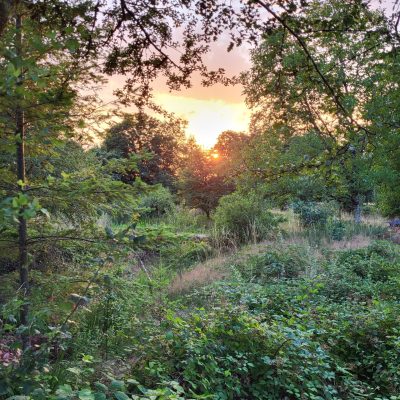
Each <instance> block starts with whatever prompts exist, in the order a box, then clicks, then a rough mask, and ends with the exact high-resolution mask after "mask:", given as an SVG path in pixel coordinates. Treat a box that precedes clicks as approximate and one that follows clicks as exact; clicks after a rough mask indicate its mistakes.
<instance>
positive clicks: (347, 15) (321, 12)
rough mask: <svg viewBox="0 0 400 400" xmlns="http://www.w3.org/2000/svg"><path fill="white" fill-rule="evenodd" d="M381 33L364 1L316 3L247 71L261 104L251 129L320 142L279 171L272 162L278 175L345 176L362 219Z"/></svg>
mask: <svg viewBox="0 0 400 400" xmlns="http://www.w3.org/2000/svg"><path fill="white" fill-rule="evenodd" d="M299 28H300V29H301V30H302V33H301V34H300V31H299ZM384 35H387V27H386V25H385V18H384V17H383V15H381V14H380V13H379V12H374V11H371V10H370V9H369V7H368V5H367V4H365V3H363V2H359V1H354V2H351V4H344V3H343V2H339V1H335V0H330V1H328V2H324V3H320V2H311V3H310V4H309V5H308V7H306V8H304V9H303V10H301V12H299V13H298V14H297V15H293V16H291V17H290V18H288V19H287V20H285V21H282V24H281V26H279V27H277V28H276V29H274V30H272V31H271V32H269V34H268V35H266V38H265V40H264V42H263V44H261V45H260V46H259V47H258V49H257V50H256V51H255V52H254V53H253V68H252V70H251V72H250V73H249V74H248V75H247V77H246V94H247V100H248V102H249V104H250V105H251V106H253V107H254V108H256V109H257V111H256V112H255V114H254V118H253V126H252V131H253V134H257V133H259V132H261V134H265V135H268V134H273V135H276V140H277V142H278V143H279V142H282V143H283V144H285V143H286V144H287V143H289V142H290V140H291V138H293V137H295V136H298V135H305V134H308V133H311V132H312V133H314V134H316V135H318V136H319V137H320V142H321V143H322V144H323V148H322V149H321V151H322V152H317V153H314V155H313V157H312V158H307V159H304V160H302V161H301V162H299V163H297V164H294V165H292V164H290V163H289V164H282V163H280V164H279V165H281V168H280V171H276V170H277V168H276V164H275V166H274V161H272V163H271V166H273V167H272V168H273V169H274V170H275V172H274V173H275V175H276V176H278V177H279V176H282V175H283V174H284V173H293V172H297V173H301V171H302V170H304V169H305V168H307V169H310V168H311V169H314V170H316V169H317V168H318V170H319V171H320V172H322V174H323V175H324V176H327V175H328V174H330V175H331V181H332V182H333V181H335V180H337V179H338V176H337V174H340V177H339V181H340V182H341V186H342V188H343V187H346V188H347V193H346V195H345V197H346V198H350V202H347V203H348V204H350V205H351V209H352V210H353V211H354V215H355V220H356V221H357V222H358V221H359V214H360V213H359V211H360V206H361V201H362V197H363V196H365V195H367V194H368V193H369V191H370V184H369V181H368V179H366V175H365V174H364V172H365V171H367V170H368V165H369V163H370V156H369V154H370V152H371V144H370V142H371V140H372V138H373V136H374V133H373V129H371V127H370V126H369V124H368V123H367V122H366V121H367V119H363V117H364V116H365V110H366V109H365V106H366V104H367V103H368V101H369V100H370V99H371V98H372V97H373V93H374V91H373V90H372V88H373V86H374V85H375V83H376V75H375V72H376V71H377V69H378V68H379V66H380V64H381V59H382V54H381V53H382V47H381V39H382V37H383V36H384ZM306 44H307V45H306ZM268 158H269V157H268V156H267V159H268ZM269 161H271V160H269ZM356 166H357V167H356ZM278 169H279V168H278ZM361 171H363V172H361ZM257 173H258V174H259V175H263V174H264V175H269V174H270V173H271V171H270V169H266V170H264V171H260V170H258V171H257Z"/></svg>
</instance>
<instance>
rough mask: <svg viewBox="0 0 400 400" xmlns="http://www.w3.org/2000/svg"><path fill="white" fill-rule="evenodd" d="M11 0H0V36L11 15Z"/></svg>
mask: <svg viewBox="0 0 400 400" xmlns="http://www.w3.org/2000/svg"><path fill="white" fill-rule="evenodd" d="M10 8H11V0H0V36H1V35H2V33H3V31H4V30H5V29H6V26H7V22H8V18H9V16H10Z"/></svg>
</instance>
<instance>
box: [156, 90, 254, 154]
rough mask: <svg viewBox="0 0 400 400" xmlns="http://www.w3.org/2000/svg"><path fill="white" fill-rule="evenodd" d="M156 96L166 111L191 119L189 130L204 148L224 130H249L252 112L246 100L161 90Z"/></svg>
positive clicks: (188, 132) (189, 133) (190, 134)
mask: <svg viewBox="0 0 400 400" xmlns="http://www.w3.org/2000/svg"><path fill="white" fill-rule="evenodd" d="M154 98H155V101H156V103H157V104H159V105H160V106H162V107H163V108H164V109H165V110H167V111H169V112H173V113H175V114H176V115H177V116H180V117H182V118H185V119H186V120H187V121H188V126H187V129H186V133H187V134H188V135H189V136H194V137H195V138H196V141H197V142H198V143H199V144H200V145H201V146H203V147H205V148H210V147H212V146H213V145H214V144H215V142H216V140H217V137H218V136H219V134H220V133H221V132H223V131H226V130H236V131H247V128H248V124H249V120H250V111H249V109H248V108H247V107H246V106H245V104H244V102H243V101H242V102H237V101H236V102H229V101H227V100H222V99H215V98H210V99H198V98H193V97H184V96H181V95H178V94H175V93H159V92H158V93H155V95H154Z"/></svg>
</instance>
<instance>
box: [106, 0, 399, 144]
mask: <svg viewBox="0 0 400 400" xmlns="http://www.w3.org/2000/svg"><path fill="white" fill-rule="evenodd" d="M393 1H394V0H382V1H380V0H373V1H372V4H373V6H375V7H379V8H383V9H386V10H388V11H389V12H390V11H392V7H393ZM228 43H229V41H228V40H226V41H221V42H219V43H218V44H214V45H213V46H212V51H211V52H210V53H209V54H208V56H207V57H206V58H205V61H206V64H207V65H208V66H209V67H210V68H211V69H212V68H214V69H218V68H221V67H222V68H224V69H225V70H226V72H227V75H228V76H233V75H238V74H239V73H241V72H243V71H245V70H247V69H249V68H250V65H251V64H250V54H249V52H250V50H249V49H248V48H246V47H241V48H238V49H237V48H236V49H234V50H232V51H231V52H230V53H227V51H226V49H227V47H228ZM122 84H123V78H121V77H119V78H118V77H114V78H111V80H110V81H109V83H108V85H107V87H106V88H105V89H104V93H105V94H106V97H110V96H111V95H112V91H113V90H114V89H116V88H117V87H120V86H121V85H122ZM242 89H243V88H242V87H241V86H239V85H237V86H234V87H232V86H229V87H225V86H223V85H214V86H212V87H202V86H201V84H200V80H199V79H196V77H195V78H194V79H193V87H192V88H190V89H184V90H181V91H179V92H176V91H175V92H170V91H169V90H168V88H167V87H166V85H165V84H164V83H163V82H162V81H157V82H156V83H155V85H154V99H155V100H156V102H157V103H158V104H159V105H160V106H162V107H163V108H164V109H165V110H166V111H168V112H172V113H174V114H176V115H177V116H179V117H183V118H185V119H186V120H187V121H188V126H187V129H186V133H187V135H188V136H194V137H195V138H196V140H197V142H198V143H199V144H201V145H202V146H204V147H205V148H210V147H212V146H213V144H214V143H215V142H216V139H217V137H218V135H219V134H220V133H221V132H223V131H224V130H236V131H247V128H248V124H249V121H250V115H251V113H250V110H249V109H248V108H247V107H246V105H245V99H244V96H243V94H242ZM127 111H129V110H127Z"/></svg>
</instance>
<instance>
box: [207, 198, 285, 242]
mask: <svg viewBox="0 0 400 400" xmlns="http://www.w3.org/2000/svg"><path fill="white" fill-rule="evenodd" d="M213 218H214V222H215V227H216V230H217V233H218V235H219V236H220V237H227V238H229V239H231V240H233V241H235V242H238V243H246V242H249V241H258V240H262V239H265V238H268V237H271V236H272V235H273V234H274V232H276V228H277V226H278V224H279V223H280V222H282V221H283V219H282V218H281V217H276V216H274V215H273V214H272V213H271V212H270V211H268V203H267V202H266V201H265V200H264V199H262V198H260V197H259V196H257V195H256V194H255V193H248V194H243V193H239V192H234V193H231V194H229V195H227V196H224V197H222V198H221V200H220V202H219V205H218V207H217V209H216V210H215V213H214V216H213Z"/></svg>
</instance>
